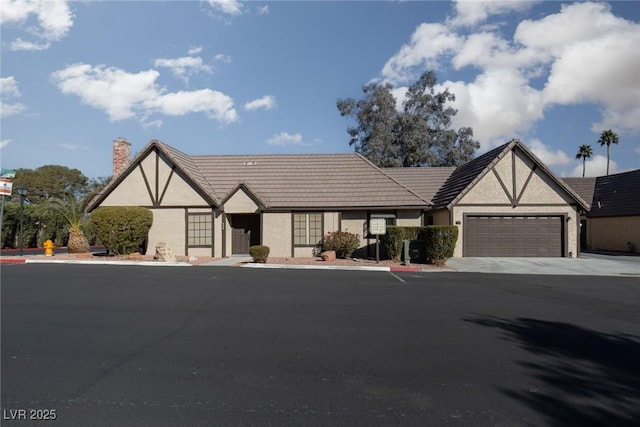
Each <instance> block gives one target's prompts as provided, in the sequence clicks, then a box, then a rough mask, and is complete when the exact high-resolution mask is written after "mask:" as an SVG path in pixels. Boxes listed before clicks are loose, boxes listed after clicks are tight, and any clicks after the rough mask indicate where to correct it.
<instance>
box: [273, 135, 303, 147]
mask: <svg viewBox="0 0 640 427" xmlns="http://www.w3.org/2000/svg"><path fill="white" fill-rule="evenodd" d="M267 144H268V145H302V135H300V134H299V133H296V134H290V133H287V132H280V133H279V134H277V135H274V136H272V137H271V138H269V139H268V140H267Z"/></svg>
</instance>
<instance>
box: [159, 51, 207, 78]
mask: <svg viewBox="0 0 640 427" xmlns="http://www.w3.org/2000/svg"><path fill="white" fill-rule="evenodd" d="M154 65H155V66H156V67H165V68H168V69H169V70H170V71H171V72H172V73H173V74H174V75H175V76H177V77H179V78H180V79H182V80H184V81H188V76H190V75H192V74H195V73H199V72H202V73H209V74H210V73H212V72H213V69H212V68H211V67H210V66H209V65H207V64H205V63H204V62H203V61H202V58H200V57H199V56H183V57H181V58H172V59H167V58H160V59H156V60H155V61H154Z"/></svg>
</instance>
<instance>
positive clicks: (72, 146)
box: [58, 142, 86, 151]
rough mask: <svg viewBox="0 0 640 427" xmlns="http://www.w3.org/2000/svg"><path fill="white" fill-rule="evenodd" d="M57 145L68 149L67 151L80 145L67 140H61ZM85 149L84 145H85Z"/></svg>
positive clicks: (74, 149)
mask: <svg viewBox="0 0 640 427" xmlns="http://www.w3.org/2000/svg"><path fill="white" fill-rule="evenodd" d="M58 146H59V147H61V148H64V149H65V150H69V151H76V150H77V149H78V148H80V146H79V145H78V144H69V143H68V142H63V143H61V144H58ZM85 149H86V147H85Z"/></svg>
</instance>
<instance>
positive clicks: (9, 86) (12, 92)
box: [0, 76, 20, 98]
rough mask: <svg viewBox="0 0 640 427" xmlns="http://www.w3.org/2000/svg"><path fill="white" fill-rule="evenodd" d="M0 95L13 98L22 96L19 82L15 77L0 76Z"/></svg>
mask: <svg viewBox="0 0 640 427" xmlns="http://www.w3.org/2000/svg"><path fill="white" fill-rule="evenodd" d="M0 95H2V96H3V97H4V96H6V97H11V98H13V97H18V96H20V90H19V89H18V82H17V81H16V78H15V77H13V76H9V77H0Z"/></svg>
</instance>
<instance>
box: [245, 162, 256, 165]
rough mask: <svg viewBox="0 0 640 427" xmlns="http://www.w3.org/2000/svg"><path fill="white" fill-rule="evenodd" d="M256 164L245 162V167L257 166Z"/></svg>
mask: <svg viewBox="0 0 640 427" xmlns="http://www.w3.org/2000/svg"><path fill="white" fill-rule="evenodd" d="M255 164H256V162H244V163H243V165H244V166H255Z"/></svg>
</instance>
